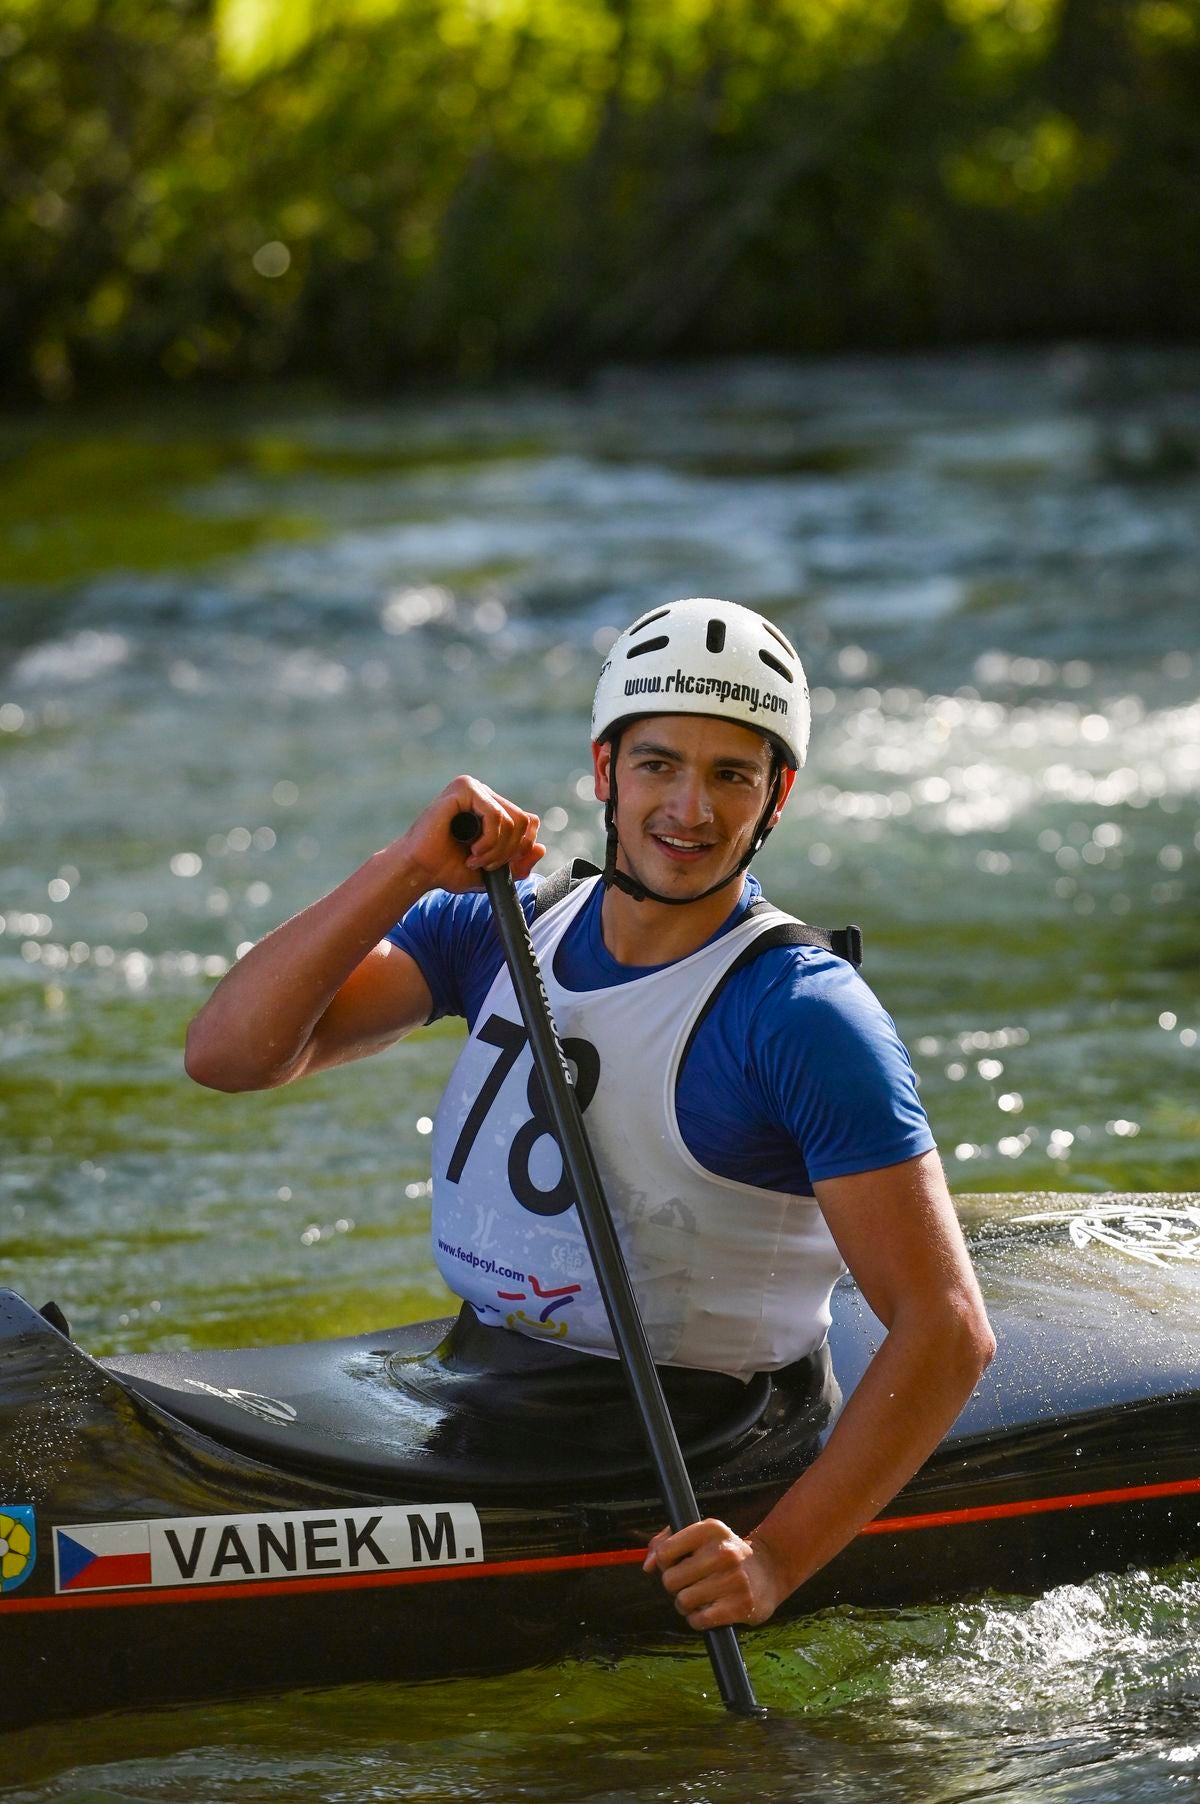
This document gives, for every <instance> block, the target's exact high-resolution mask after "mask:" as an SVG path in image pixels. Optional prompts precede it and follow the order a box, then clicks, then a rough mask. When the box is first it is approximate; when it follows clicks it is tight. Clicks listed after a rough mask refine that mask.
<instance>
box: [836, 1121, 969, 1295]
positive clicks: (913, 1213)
mask: <svg viewBox="0 0 1200 1804" xmlns="http://www.w3.org/2000/svg"><path fill="white" fill-rule="evenodd" d="M813 1190H814V1193H815V1195H816V1198H817V1202H818V1204H819V1206H820V1209H821V1213H822V1214H823V1215H824V1217H825V1220H826V1222H827V1223H828V1226H829V1231H830V1233H831V1234H832V1235H833V1238H834V1240H835V1241H836V1242H837V1246H838V1250H839V1252H840V1253H841V1255H842V1258H843V1259H844V1260H845V1262H846V1264H847V1266H848V1267H849V1269H850V1272H851V1274H852V1276H853V1277H854V1279H855V1281H856V1283H857V1284H858V1286H859V1289H860V1290H861V1291H862V1293H863V1295H864V1297H865V1298H866V1300H867V1302H868V1303H869V1304H870V1306H871V1308H872V1309H873V1310H874V1311H875V1314H876V1315H877V1316H878V1317H879V1319H880V1321H881V1322H883V1323H884V1324H885V1326H887V1327H889V1328H890V1327H891V1326H892V1325H893V1323H894V1321H895V1319H896V1315H897V1313H898V1311H900V1310H901V1309H902V1308H904V1307H905V1306H906V1305H907V1306H915V1307H916V1308H919V1309H924V1308H927V1307H930V1306H932V1305H934V1304H937V1303H952V1304H966V1305H969V1306H971V1307H974V1305H975V1304H976V1303H977V1302H978V1297H979V1291H978V1285H977V1283H976V1280H975V1273H974V1270H973V1268H972V1265H971V1260H970V1256H969V1255H968V1253H967V1248H966V1243H965V1242H964V1240H963V1236H962V1230H961V1228H960V1227H959V1225H958V1217H957V1216H956V1214H955V1212H954V1204H953V1202H952V1201H951V1197H950V1192H949V1190H948V1189H947V1188H946V1180H945V1177H944V1176H943V1174H942V1166H941V1161H940V1160H939V1158H938V1156H937V1154H936V1153H934V1152H928V1153H923V1154H922V1155H921V1156H920V1157H919V1158H915V1159H906V1160H904V1162H903V1163H901V1164H898V1165H889V1166H886V1167H883V1168H881V1169H878V1170H875V1171H864V1172H857V1173H855V1174H854V1175H853V1176H851V1177H840V1178H825V1179H822V1180H820V1181H819V1182H817V1183H815V1184H814V1185H813Z"/></svg>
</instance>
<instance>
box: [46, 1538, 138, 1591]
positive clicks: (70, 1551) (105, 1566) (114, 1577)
mask: <svg viewBox="0 0 1200 1804" xmlns="http://www.w3.org/2000/svg"><path fill="white" fill-rule="evenodd" d="M54 1573H55V1587H54V1588H55V1590H56V1591H121V1590H124V1589H125V1588H126V1587H127V1586H130V1585H148V1584H150V1582H151V1576H150V1524H149V1523H148V1522H89V1523H82V1524H79V1525H78V1526H74V1527H71V1528H56V1529H55V1531H54Z"/></svg>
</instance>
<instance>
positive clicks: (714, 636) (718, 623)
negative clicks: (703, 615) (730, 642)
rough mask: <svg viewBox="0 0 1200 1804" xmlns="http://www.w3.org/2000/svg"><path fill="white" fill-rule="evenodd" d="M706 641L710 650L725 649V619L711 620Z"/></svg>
mask: <svg viewBox="0 0 1200 1804" xmlns="http://www.w3.org/2000/svg"><path fill="white" fill-rule="evenodd" d="M704 643H705V646H706V647H707V649H708V650H709V651H724V650H725V622H724V621H723V620H710V621H709V623H708V632H707V634H706V635H705V639H704Z"/></svg>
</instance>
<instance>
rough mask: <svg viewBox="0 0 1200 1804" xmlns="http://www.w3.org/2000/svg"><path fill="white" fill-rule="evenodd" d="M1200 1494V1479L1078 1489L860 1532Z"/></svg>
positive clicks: (888, 1520) (886, 1522) (881, 1523)
mask: <svg viewBox="0 0 1200 1804" xmlns="http://www.w3.org/2000/svg"><path fill="white" fill-rule="evenodd" d="M1192 1493H1200V1478H1180V1479H1175V1480H1173V1481H1172V1482H1171V1483H1169V1484H1161V1485H1126V1486H1124V1487H1123V1488H1122V1489H1120V1490H1116V1491H1076V1492H1075V1493H1074V1494H1073V1495H1072V1496H1070V1497H1031V1498H1027V1499H1026V1500H1025V1501H1024V1502H1022V1503H983V1504H979V1505H977V1506H976V1507H975V1508H974V1509H969V1510H932V1511H931V1512H930V1513H929V1515H927V1516H879V1517H877V1518H876V1519H875V1521H874V1522H868V1523H867V1525H866V1527H865V1528H860V1529H859V1531H858V1532H859V1534H860V1535H887V1534H892V1533H896V1534H899V1533H901V1532H902V1531H903V1530H906V1529H910V1528H956V1527H957V1526H958V1525H959V1524H960V1523H964V1522H999V1521H1000V1520H1002V1519H1003V1518H1004V1517H1005V1516H1044V1515H1047V1514H1049V1512H1050V1511H1052V1510H1089V1509H1094V1508H1095V1507H1096V1505H1097V1504H1102V1503H1133V1502H1134V1501H1136V1500H1137V1499H1138V1498H1141V1497H1186V1496H1188V1495H1190V1494H1192Z"/></svg>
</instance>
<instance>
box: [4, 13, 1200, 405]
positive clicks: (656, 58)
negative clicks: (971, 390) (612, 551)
mask: <svg viewBox="0 0 1200 1804" xmlns="http://www.w3.org/2000/svg"><path fill="white" fill-rule="evenodd" d="M303 10H304V9H299V10H298V9H296V8H291V9H286V8H283V7H282V5H280V6H279V7H278V8H277V9H276V11H277V16H274V15H273V13H272V8H271V7H265V8H263V7H259V8H256V9H250V8H248V7H246V6H245V5H244V4H241V3H240V0H226V4H225V5H224V6H223V7H220V8H218V7H216V6H215V5H214V4H213V0H174V3H172V4H169V5H168V4H164V3H163V0H71V3H70V4H67V3H65V0H33V3H32V4H30V5H27V6H25V7H23V8H19V9H6V11H5V13H4V15H3V16H2V19H0V193H2V196H3V201H4V205H3V206H2V207H0V266H2V267H3V272H4V277H3V283H2V285H0V381H2V382H3V384H4V386H5V388H6V389H7V391H8V393H9V395H10V396H11V397H13V398H15V399H20V398H22V397H26V396H29V395H33V394H39V393H40V394H42V395H45V396H49V397H52V398H64V397H67V396H70V395H72V394H77V393H80V392H89V391H93V392H105V391H107V390H110V389H112V388H114V387H117V386H124V385H126V384H128V382H129V381H130V380H134V379H136V380H139V381H174V382H185V381H192V382H195V381H199V380H204V379H209V380H222V381H226V382H241V381H245V380H247V379H260V378H262V377H265V376H273V375H277V374H287V375H290V376H303V375H306V374H311V373H314V372H320V373H322V374H324V375H327V376H328V375H332V376H333V377H334V378H335V379H337V380H339V381H340V382H342V383H344V384H346V385H348V386H351V387H355V388H358V389H365V390H370V389H373V388H378V387H381V386H383V385H385V384H388V383H391V382H394V381H395V380H397V379H399V378H402V377H411V376H413V375H414V374H416V373H421V374H429V375H436V376H439V377H445V376H456V377H460V378H468V379H471V378H479V377H488V376H491V375H494V374H496V373H498V372H503V371H510V370H515V369H528V368H540V369H543V370H545V369H555V370H558V371H560V372H561V371H563V370H566V371H568V372H569V371H571V370H581V369H586V368H588V367H589V366H590V365H591V364H593V363H595V362H597V361H600V360H604V359H612V358H614V357H618V358H619V357H636V358H645V357H662V356H692V355H712V354H729V353H741V352H780V353H803V352H808V351H819V350H829V349H833V348H837V347H845V346H881V347H891V346H905V345H914V344H944V343H952V342H961V341H968V340H980V339H993V340H995V339H1005V338H1007V339H1015V338H1040V337H1044V336H1051V335H1057V336H1062V335H1081V336H1092V335H1102V336H1105V337H1108V338H1120V337H1123V336H1127V335H1136V336H1139V337H1142V338H1145V337H1147V336H1155V335H1157V336H1160V337H1163V338H1174V339H1178V338H1180V337H1183V338H1190V337H1191V336H1192V335H1194V333H1195V329H1196V322H1197V313H1196V303H1195V295H1196V293H1197V291H1198V289H1200V233H1197V231H1196V229H1195V194H1196V188H1197V177H1198V175H1200V16H1198V14H1197V9H1196V7H1195V6H1194V5H1193V4H1192V3H1191V0H1009V4H1008V5H1007V6H1003V5H1001V4H998V3H997V0H910V3H909V4H905V3H904V0H895V3H894V4H891V5H883V4H880V0H839V3H838V4H820V5H818V4H816V0H737V3H735V4H728V5H721V6H713V7H712V8H711V9H706V8H704V7H697V6H694V5H690V4H684V0H654V4H646V3H643V4H638V3H637V0H543V3H542V4H540V5H538V4H536V3H535V0H524V3H523V4H520V5H513V6H509V7H505V8H501V9H492V10H493V12H494V16H488V13H487V11H486V10H485V9H481V8H479V7H472V6H470V5H468V4H467V3H466V0H398V3H397V4H396V5H395V6H394V7H393V8H392V9H391V10H388V9H387V8H386V7H381V6H380V5H378V4H376V5H374V6H373V7H372V8H371V9H370V13H371V17H370V18H369V20H366V21H364V20H363V18H362V16H361V15H362V14H363V13H364V12H365V11H366V10H367V9H364V8H362V7H361V6H360V7H357V9H356V8H355V4H354V0H340V3H339V4H332V3H331V4H330V5H328V6H327V7H325V8H324V9H323V10H322V11H321V13H320V17H321V18H322V20H324V25H323V27H322V28H321V29H319V30H317V29H315V28H314V29H311V30H306V29H304V28H302V27H301V26H299V25H298V24H297V20H298V19H299V18H301V17H302V16H303ZM356 10H357V13H358V15H359V17H358V18H356V17H355V12H356ZM256 21H257V22H258V23H257V29H256ZM284 32H287V33H288V34H289V35H288V38H287V40H286V41H284V38H283V36H282V34H283V33H284Z"/></svg>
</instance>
